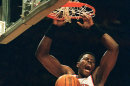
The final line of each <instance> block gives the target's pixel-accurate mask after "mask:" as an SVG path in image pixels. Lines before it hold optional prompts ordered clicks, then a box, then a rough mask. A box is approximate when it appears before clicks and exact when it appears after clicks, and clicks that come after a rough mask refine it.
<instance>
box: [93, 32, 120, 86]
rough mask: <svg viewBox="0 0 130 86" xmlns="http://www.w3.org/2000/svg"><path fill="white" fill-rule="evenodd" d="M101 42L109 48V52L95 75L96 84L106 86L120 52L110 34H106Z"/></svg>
mask: <svg viewBox="0 0 130 86" xmlns="http://www.w3.org/2000/svg"><path fill="white" fill-rule="evenodd" d="M101 40H102V43H103V44H104V46H105V47H106V48H107V51H106V52H105V53H104V55H103V56H102V58H101V61H100V65H99V66H98V67H97V68H96V70H95V72H94V73H93V77H94V83H95V84H96V85H97V86H104V84H105V82H106V80H107V77H108V75H109V73H110V72H111V70H112V69H113V67H114V66H115V64H116V61H117V57H118V51H119V49H118V44H117V43H116V41H115V40H114V39H113V38H112V37H111V36H109V35H108V34H106V33H105V34H104V35H102V37H101Z"/></svg>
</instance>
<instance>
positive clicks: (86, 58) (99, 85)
mask: <svg viewBox="0 0 130 86" xmlns="http://www.w3.org/2000/svg"><path fill="white" fill-rule="evenodd" d="M77 23H78V25H79V26H81V27H82V28H84V29H88V30H92V31H93V32H94V33H95V34H97V36H99V37H100V40H101V42H102V43H103V44H104V46H105V47H106V48H107V50H106V52H105V53H104V54H103V56H102V58H101V61H100V64H99V66H97V67H96V68H95V57H94V55H93V54H91V53H84V54H82V55H81V59H80V60H79V62H77V68H78V75H74V76H75V77H77V78H78V79H79V81H80V84H81V86H104V84H105V82H106V80H107V77H108V75H109V73H110V72H111V71H112V69H113V67H114V65H115V63H116V61H117V56H118V51H119V50H118V44H117V43H116V42H115V40H114V39H113V38H112V37H111V36H109V35H108V34H107V33H104V32H102V31H100V30H99V29H98V28H96V27H95V24H94V23H93V20H92V18H91V17H90V16H83V24H82V23H80V22H77ZM65 24H66V23H65V22H64V21H56V20H54V27H56V26H58V27H61V26H63V25H65ZM86 40H87V39H86ZM52 41H53V40H52V39H51V36H48V35H45V36H44V37H43V39H42V40H41V42H40V44H39V46H38V49H37V52H36V56H37V58H38V60H39V61H40V62H41V64H42V65H43V66H44V67H45V68H46V69H47V70H48V71H49V72H50V73H51V74H53V75H54V76H56V77H59V76H61V75H63V74H75V73H74V71H73V70H72V69H71V68H70V67H69V66H66V65H62V64H61V63H60V62H59V61H58V60H57V59H56V58H55V57H54V56H52V55H50V54H49V52H50V47H51V44H52ZM62 59H64V58H62Z"/></svg>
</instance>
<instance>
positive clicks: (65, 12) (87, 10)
mask: <svg viewBox="0 0 130 86" xmlns="http://www.w3.org/2000/svg"><path fill="white" fill-rule="evenodd" d="M83 15H91V16H92V17H94V16H95V8H94V7H92V6H91V5H88V4H86V3H81V2H79V1H78V0H70V1H68V2H67V3H66V4H65V5H63V6H62V7H60V8H59V9H56V10H54V11H53V12H51V13H50V14H49V15H48V17H49V18H52V19H55V20H64V21H65V22H69V23H71V19H77V20H78V19H80V18H82V16H83Z"/></svg>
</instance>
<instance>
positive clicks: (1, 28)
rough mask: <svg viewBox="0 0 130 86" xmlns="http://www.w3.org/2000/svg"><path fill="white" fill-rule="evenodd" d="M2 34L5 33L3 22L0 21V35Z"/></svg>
mask: <svg viewBox="0 0 130 86" xmlns="http://www.w3.org/2000/svg"><path fill="white" fill-rule="evenodd" d="M3 33H5V22H4V21H0V35H2V34H3Z"/></svg>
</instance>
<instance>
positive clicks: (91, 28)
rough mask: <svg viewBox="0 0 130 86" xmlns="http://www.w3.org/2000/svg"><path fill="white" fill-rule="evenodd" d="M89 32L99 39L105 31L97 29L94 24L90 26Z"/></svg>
mask: <svg viewBox="0 0 130 86" xmlns="http://www.w3.org/2000/svg"><path fill="white" fill-rule="evenodd" d="M89 30H90V31H92V32H93V33H94V34H95V35H96V36H97V37H98V38H101V37H102V36H103V34H105V31H103V30H102V29H100V28H98V27H97V26H96V25H95V24H94V25H93V26H91V27H90V29H89Z"/></svg>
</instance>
